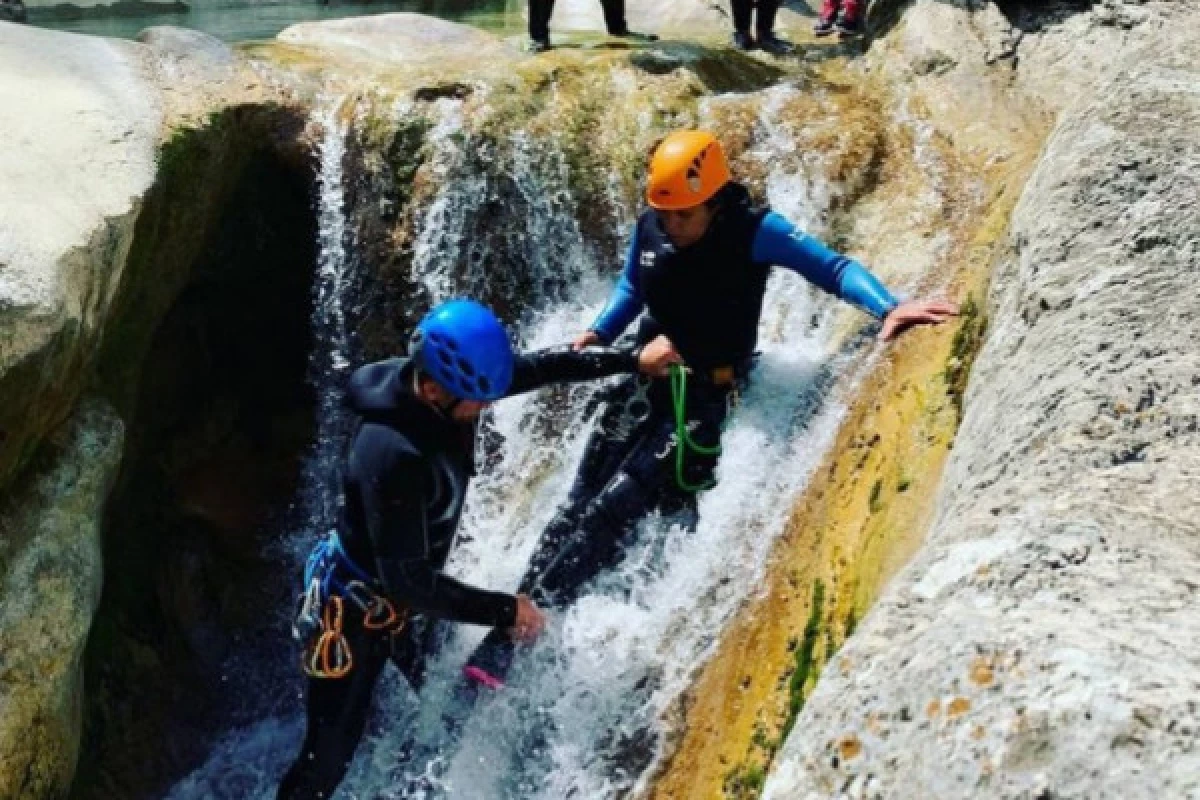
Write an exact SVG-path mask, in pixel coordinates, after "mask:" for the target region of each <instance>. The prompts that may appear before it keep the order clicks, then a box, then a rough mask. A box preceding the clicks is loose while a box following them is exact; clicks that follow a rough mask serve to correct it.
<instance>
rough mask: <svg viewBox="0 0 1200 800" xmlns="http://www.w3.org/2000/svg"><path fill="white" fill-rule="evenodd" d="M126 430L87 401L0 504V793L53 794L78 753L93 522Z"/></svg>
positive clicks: (91, 602) (94, 552)
mask: <svg viewBox="0 0 1200 800" xmlns="http://www.w3.org/2000/svg"><path fill="white" fill-rule="evenodd" d="M123 436H124V430H123V426H122V424H121V421H120V420H119V419H118V418H117V416H116V415H115V414H114V413H113V411H112V410H111V409H110V408H109V407H108V406H107V405H105V404H103V403H101V402H98V401H85V402H83V403H81V405H80V407H79V410H78V411H77V412H76V414H75V415H74V416H73V417H72V419H71V421H70V422H69V423H68V424H67V425H66V426H64V427H63V428H62V429H61V430H59V431H58V432H57V433H56V434H55V435H54V436H53V437H51V439H50V440H49V441H48V442H47V444H46V446H45V447H44V448H43V450H42V453H41V454H40V455H39V462H38V464H37V465H36V467H35V469H34V470H33V474H32V475H30V476H28V477H27V478H26V479H24V480H22V481H21V482H20V483H19V484H18V485H17V486H14V487H10V488H9V489H7V490H6V493H5V503H4V509H3V510H2V511H0V567H3V570H2V571H0V797H14V798H15V797H28V798H34V797H61V796H65V794H66V790H67V788H68V787H69V786H70V782H71V776H72V773H73V771H74V769H75V761H76V758H77V756H78V752H79V732H80V714H81V708H82V704H83V670H82V667H81V662H82V658H83V648H84V644H85V642H86V641H87V635H88V628H89V626H90V624H91V619H92V614H93V612H94V611H95V609H96V605H97V603H98V602H99V600H100V584H101V557H100V521H101V518H102V516H103V509H104V504H105V500H106V499H107V497H108V492H109V488H110V486H111V484H112V481H113V479H114V478H115V476H116V471H117V465H118V463H119V462H120V458H121V445H122V440H123Z"/></svg>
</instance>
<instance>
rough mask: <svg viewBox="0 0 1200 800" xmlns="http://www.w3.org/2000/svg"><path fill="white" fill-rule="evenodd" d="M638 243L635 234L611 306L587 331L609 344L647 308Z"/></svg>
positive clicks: (607, 307) (605, 308) (601, 313)
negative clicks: (640, 274)
mask: <svg viewBox="0 0 1200 800" xmlns="http://www.w3.org/2000/svg"><path fill="white" fill-rule="evenodd" d="M637 241H638V237H637V232H636V231H635V232H634V235H633V237H632V241H630V242H629V252H628V253H627V254H626V256H625V268H624V269H623V270H621V277H620V278H618V279H617V285H616V286H615V287H613V290H612V294H611V295H609V297H608V305H607V306H605V307H604V310H603V311H601V312H600V316H598V317H596V321H595V322H593V323H592V324H591V325H590V326H589V327H588V330H590V331H594V332H595V333H598V334H599V335H600V339H601V340H602V341H603V342H605V343H606V344H610V343H612V342H613V341H614V340H616V338H617V337H618V336H620V335H621V333H622V332H623V331H624V330H625V329H626V328H628V327H629V323H631V322H633V321H634V320H635V319H637V317H638V314H641V313H642V309H643V308H645V305H646V303H645V301H644V300H643V299H642V290H641V287H640V286H639V284H638V276H637V262H638V257H639V255H640V251H639V250H638V246H637Z"/></svg>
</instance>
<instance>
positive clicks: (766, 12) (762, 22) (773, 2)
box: [731, 0, 780, 36]
mask: <svg viewBox="0 0 1200 800" xmlns="http://www.w3.org/2000/svg"><path fill="white" fill-rule="evenodd" d="M731 2H732V3H733V27H734V30H737V31H740V32H741V33H749V32H750V17H751V15H752V14H753V13H754V9H755V8H757V9H758V19H757V20H756V23H757V24H756V25H755V26H754V29H755V31H756V32H757V33H758V35H759V36H763V35H765V34H769V33H772V32H773V31H774V30H775V14H776V12H778V11H779V3H780V0H731Z"/></svg>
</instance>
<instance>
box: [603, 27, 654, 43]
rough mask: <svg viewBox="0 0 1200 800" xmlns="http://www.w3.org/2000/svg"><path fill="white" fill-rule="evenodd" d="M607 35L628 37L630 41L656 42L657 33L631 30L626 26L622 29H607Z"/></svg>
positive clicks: (619, 37) (621, 37)
mask: <svg viewBox="0 0 1200 800" xmlns="http://www.w3.org/2000/svg"><path fill="white" fill-rule="evenodd" d="M608 35H609V36H616V37H617V38H618V39H628V40H629V41H631V42H657V41H658V34H657V33H642V32H640V31H631V30H629V29H628V28H626V29H625V30H622V31H609V32H608Z"/></svg>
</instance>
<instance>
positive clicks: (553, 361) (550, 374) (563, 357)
mask: <svg viewBox="0 0 1200 800" xmlns="http://www.w3.org/2000/svg"><path fill="white" fill-rule="evenodd" d="M637 369H638V351H637V350H636V349H626V348H619V347H585V348H583V349H582V350H576V349H574V348H573V347H571V346H570V345H560V346H558V347H548V348H546V349H544V350H533V351H531V352H528V353H520V354H519V355H518V356H517V360H516V365H515V366H514V368H513V380H512V385H511V386H509V389H508V396H512V395H514V394H522V393H524V392H528V391H532V390H533V389H539V388H541V387H543V386H546V385H547V384H551V383H574V382H576V381H591V380H596V379H597V378H607V377H608V376H609V375H620V374H625V373H631V372H637Z"/></svg>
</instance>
